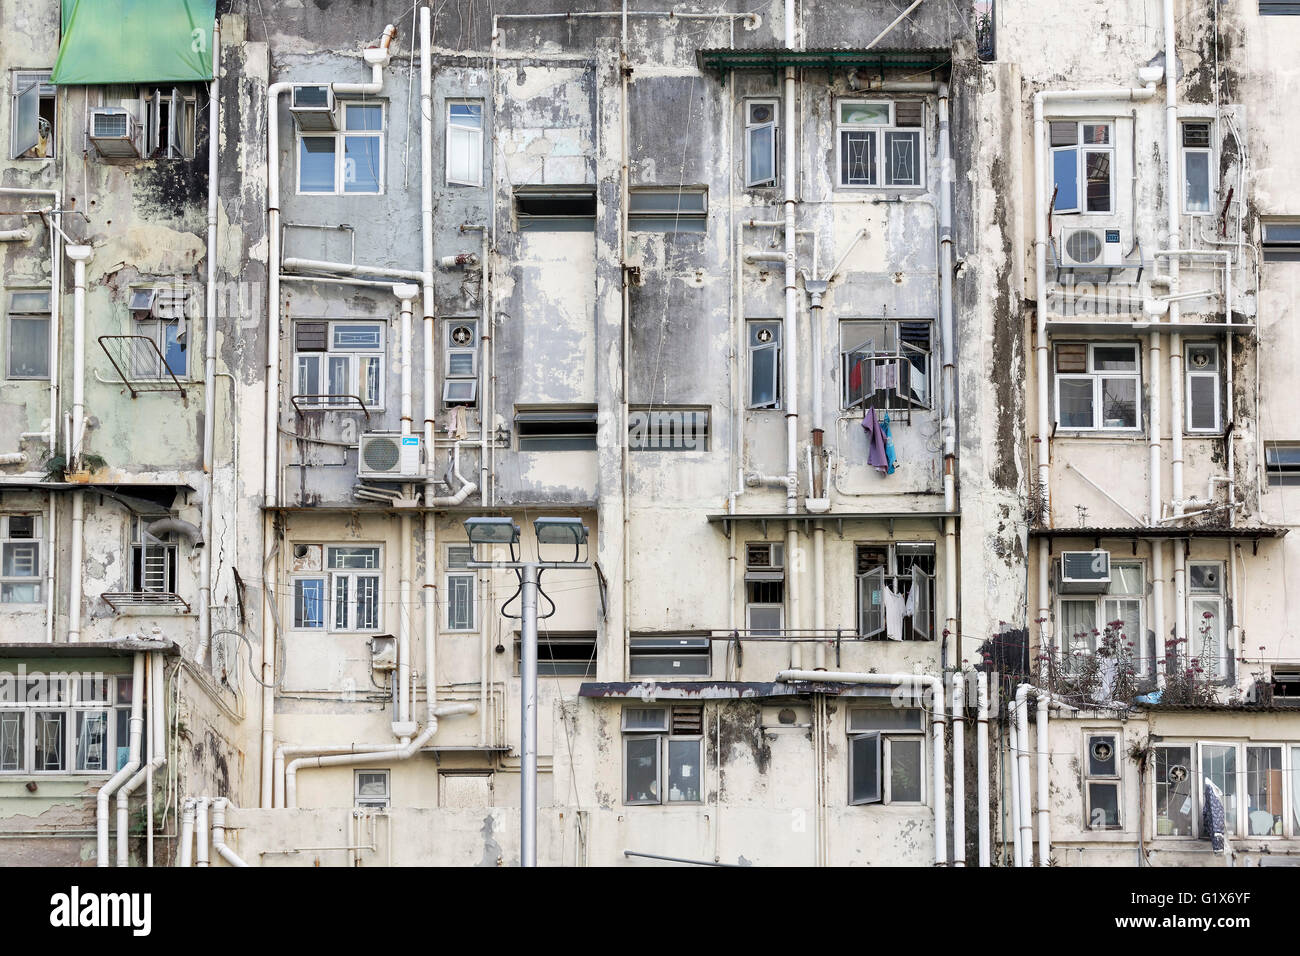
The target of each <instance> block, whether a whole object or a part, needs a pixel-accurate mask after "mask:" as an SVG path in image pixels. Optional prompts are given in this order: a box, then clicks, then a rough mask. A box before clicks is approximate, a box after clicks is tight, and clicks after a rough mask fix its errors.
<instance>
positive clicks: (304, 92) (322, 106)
mask: <svg viewBox="0 0 1300 956" xmlns="http://www.w3.org/2000/svg"><path fill="white" fill-rule="evenodd" d="M289 112H290V113H292V114H293V121H294V122H295V123H297V124H298V128H299V129H300V130H306V131H308V132H333V131H334V130H336V129H338V128H339V127H338V121H337V120H336V119H335V117H334V90H332V89H331V88H330V87H328V86H295V87H294V88H293V97H292V99H291V100H290V102H289Z"/></svg>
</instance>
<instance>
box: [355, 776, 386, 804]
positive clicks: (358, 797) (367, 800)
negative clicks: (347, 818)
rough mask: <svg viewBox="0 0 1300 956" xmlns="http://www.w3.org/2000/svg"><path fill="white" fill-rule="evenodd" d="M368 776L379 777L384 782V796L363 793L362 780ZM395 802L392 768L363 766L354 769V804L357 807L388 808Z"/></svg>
mask: <svg viewBox="0 0 1300 956" xmlns="http://www.w3.org/2000/svg"><path fill="white" fill-rule="evenodd" d="M366 777H379V778H381V779H382V780H383V783H384V794H383V796H382V797H381V796H376V795H373V794H363V793H362V792H361V785H362V781H363V780H364V779H365V778H366ZM392 802H393V775H392V771H391V770H386V769H377V770H372V769H370V768H362V769H358V770H353V771H352V805H353V806H354V807H356V808H357V809H371V810H387V809H388V808H389V807H390V806H392Z"/></svg>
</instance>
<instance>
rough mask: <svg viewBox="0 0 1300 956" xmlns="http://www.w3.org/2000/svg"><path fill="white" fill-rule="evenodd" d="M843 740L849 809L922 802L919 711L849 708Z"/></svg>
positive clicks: (922, 739) (924, 792)
mask: <svg viewBox="0 0 1300 956" xmlns="http://www.w3.org/2000/svg"><path fill="white" fill-rule="evenodd" d="M848 735H849V803H850V804H851V805H852V806H861V805H863V804H867V803H916V804H922V803H925V802H926V799H927V796H928V794H927V789H928V788H927V786H926V784H927V781H926V778H925V772H926V759H925V715H924V713H923V712H922V711H920V710H905V709H895V708H890V709H885V708H883V707H872V708H868V707H862V708H854V709H852V710H850V711H849V717H848Z"/></svg>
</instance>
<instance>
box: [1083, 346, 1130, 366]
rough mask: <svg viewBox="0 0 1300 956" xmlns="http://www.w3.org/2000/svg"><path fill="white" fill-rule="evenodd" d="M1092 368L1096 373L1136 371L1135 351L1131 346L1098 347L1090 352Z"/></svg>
mask: <svg viewBox="0 0 1300 956" xmlns="http://www.w3.org/2000/svg"><path fill="white" fill-rule="evenodd" d="M1092 367H1093V370H1094V371H1097V372H1135V371H1137V367H1138V365H1137V350H1136V349H1134V348H1133V346H1131V345H1098V346H1095V347H1094V348H1093V350H1092Z"/></svg>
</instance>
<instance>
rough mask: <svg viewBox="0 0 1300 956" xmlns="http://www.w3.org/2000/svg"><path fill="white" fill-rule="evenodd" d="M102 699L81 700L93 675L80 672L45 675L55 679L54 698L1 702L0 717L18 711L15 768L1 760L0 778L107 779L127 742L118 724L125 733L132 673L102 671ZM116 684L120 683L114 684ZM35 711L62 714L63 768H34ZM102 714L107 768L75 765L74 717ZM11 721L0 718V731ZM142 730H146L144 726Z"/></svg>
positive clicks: (36, 712) (76, 760)
mask: <svg viewBox="0 0 1300 956" xmlns="http://www.w3.org/2000/svg"><path fill="white" fill-rule="evenodd" d="M99 676H102V677H103V679H104V680H105V681H106V694H107V696H106V697H103V698H100V697H99V696H98V695H95V696H90V697H86V698H84V699H83V690H84V682H85V681H94V680H95V676H93V675H83V680H76V679H74V678H67V677H49V678H46V680H47V681H58V683H59V689H58V690H57V691H56V696H57V697H58V698H59V699H58V700H46V701H26V700H8V699H5V700H0V718H4V717H7V716H12V715H13V714H15V713H16V714H19V715H21V716H20V718H19V720H20V723H21V730H20V738H19V740H18V746H19V750H20V754H19V758H18V766H16V767H13V766H6V765H5V764H4V763H0V779H3V778H5V777H55V776H63V777H101V776H102V777H107V776H109V775H110V774H113V773H115V772H116V770H117V765H118V759H117V758H118V750H119V749H121V748H122V747H125V746H127V744H128V742H129V741H125V740H120V739H118V738H119V733H118V731H119V728H123V729H124V730H125V732H126V733H127V734H129V733H130V723H129V720H123V719H121V718H122V716H123V715H125V716H127V717H129V715H130V713H131V677H130V676H129V675H116V674H104V675H99ZM119 684H120V686H119ZM38 713H45V714H48V713H55V714H60V715H62V718H63V720H62V722H63V740H62V742H61V747H60V748H59V749H60V750H61V751H62V762H63V766H62V768H59V769H48V770H37V769H35V766H36V715H37V714H38ZM93 713H102V714H103V715H104V719H105V726H104V756H105V758H106V762H107V763H108V766H106V767H102V768H98V769H95V768H91V769H84V770H83V769H78V767H77V763H78V757H79V756H80V754H79V749H80V748H79V747H78V744H79V742H80V741H79V739H78V722H79V721H78V716H79V715H86V714H93ZM6 723H10V722H9V721H5V720H3V719H0V734H3V733H5V728H4V725H5V724H6ZM146 733H147V728H146Z"/></svg>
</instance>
